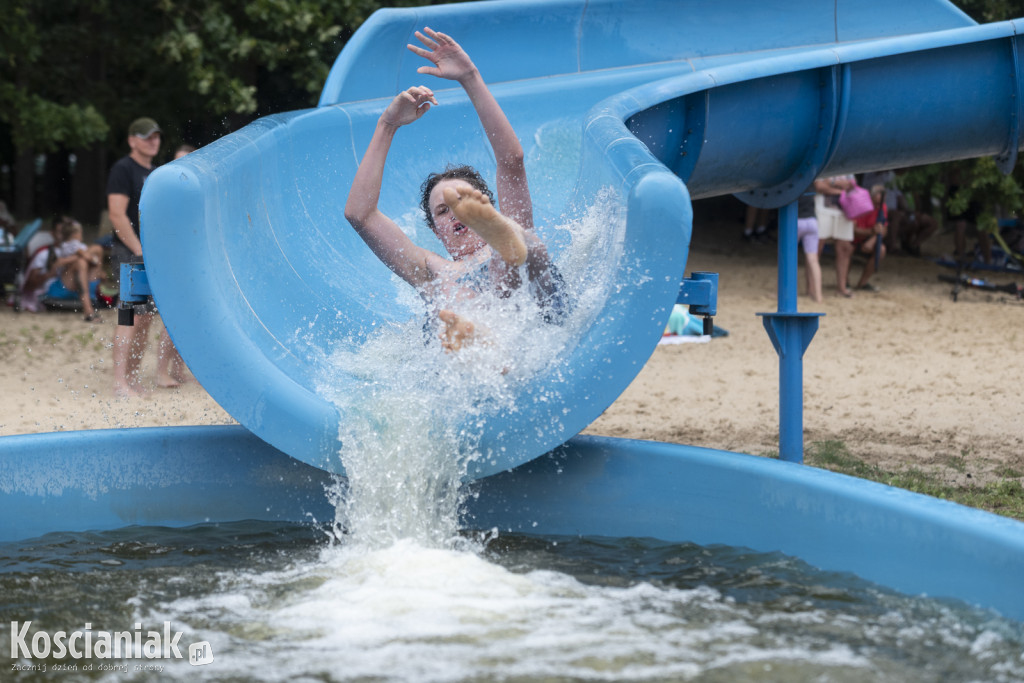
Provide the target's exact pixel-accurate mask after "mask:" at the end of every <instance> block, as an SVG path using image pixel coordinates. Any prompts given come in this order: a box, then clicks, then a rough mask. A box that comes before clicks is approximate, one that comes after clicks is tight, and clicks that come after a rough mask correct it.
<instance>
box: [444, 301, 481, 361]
mask: <svg viewBox="0 0 1024 683" xmlns="http://www.w3.org/2000/svg"><path fill="white" fill-rule="evenodd" d="M437 317H438V318H440V319H441V322H443V323H444V329H443V330H441V334H440V337H441V346H443V347H444V350H445V351H448V352H451V351H458V350H459V349H461V348H462V347H463V346H469V345H470V344H472V343H473V341H474V340H475V338H476V325H474V324H473V323H472V322H470V321H469V320H467V319H465V318H463V317H462V316H461V315H459V314H458V313H456V312H455V311H449V310H448V309H444V310H442V311H440V312H439V313H438V314H437Z"/></svg>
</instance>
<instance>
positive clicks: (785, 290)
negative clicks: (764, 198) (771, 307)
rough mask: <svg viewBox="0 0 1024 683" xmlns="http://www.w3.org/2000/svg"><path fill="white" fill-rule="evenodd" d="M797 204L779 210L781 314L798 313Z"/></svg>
mask: <svg viewBox="0 0 1024 683" xmlns="http://www.w3.org/2000/svg"><path fill="white" fill-rule="evenodd" d="M796 216H797V211H796V202H791V203H789V204H786V205H785V206H783V207H781V208H780V209H779V313H796V291H797V283H796V275H797V273H796V271H797V258H798V254H797V244H796V220H797V219H796Z"/></svg>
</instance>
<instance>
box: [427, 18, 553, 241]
mask: <svg viewBox="0 0 1024 683" xmlns="http://www.w3.org/2000/svg"><path fill="white" fill-rule="evenodd" d="M423 31H424V33H420V32H419V31H417V32H416V37H417V38H418V39H419V40H420V42H421V43H423V44H424V45H425V46H426V48H427V49H424V48H422V47H419V46H417V45H408V46H407V47H408V48H409V49H410V50H411V51H412V52H414V53H416V54H417V55H419V56H420V57H423V58H424V59H427V60H429V61H430V62H432V63H433V66H421V67H420V68H419V69H417V72H418V73H421V74H429V75H431V76H437V77H438V78H446V79H449V80H453V81H457V82H458V83H459V85H461V86H462V88H463V89H464V90H465V91H466V94H467V95H468V96H469V100H470V102H472V103H473V107H474V109H476V113H477V116H478V117H479V118H480V123H481V124H482V125H483V127H484V132H485V133H486V134H487V140H488V141H489V142H490V144H491V149H493V150H494V158H495V160H496V161H497V164H498V177H497V183H496V189H497V193H498V207H499V209H500V210H501V212H502V213H504V214H505V215H507V216H508V217H509V218H512V219H513V220H515V221H516V222H517V223H519V225H521V226H523V228H525V229H527V230H529V229H532V228H533V202H532V200H531V199H530V188H529V184H528V183H527V179H526V166H525V164H524V153H523V146H522V144H521V143H520V142H519V138H518V137H517V136H516V133H515V130H513V128H512V124H511V123H509V121H508V118H507V117H506V116H505V112H504V111H502V109H501V106H500V105H499V104H498V102H497V100H495V99H494V95H492V94H491V91H490V90H489V89H488V88H487V84H486V83H485V82H484V80H483V77H482V76H481V75H480V71H479V70H478V69H477V68H476V65H475V64H473V60H472V59H470V58H469V55H468V54H466V51H465V50H463V49H462V47H461V46H460V45H459V44H458V43H457V42H455V40H454V39H453V38H452V37H451V36H449V35H447V34H444V33H440V32H438V31H434V30H433V29H431V28H429V27H426V28H424V29H423ZM424 34H426V35H424Z"/></svg>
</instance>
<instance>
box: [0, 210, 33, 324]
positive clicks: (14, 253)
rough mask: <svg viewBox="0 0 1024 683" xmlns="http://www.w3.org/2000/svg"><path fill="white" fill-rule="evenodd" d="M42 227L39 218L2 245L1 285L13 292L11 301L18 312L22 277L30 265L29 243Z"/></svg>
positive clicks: (0, 246)
mask: <svg viewBox="0 0 1024 683" xmlns="http://www.w3.org/2000/svg"><path fill="white" fill-rule="evenodd" d="M42 225H43V220H42V219H41V218H37V219H35V220H34V221H32V222H31V223H29V224H28V225H26V226H25V227H24V228H22V229H21V232H19V233H18V236H17V237H15V238H14V241H13V242H11V243H10V244H0V285H3V288H4V291H5V292H6V291H7V290H8V287H10V288H11V289H12V290H13V292H12V293H11V298H10V301H11V302H12V304H13V305H14V310H16V311H20V310H21V276H22V275H23V274H24V272H25V267H26V266H27V265H28V255H27V253H26V252H27V250H28V243H29V240H31V239H32V238H33V237H35V234H36V233H37V232H39V229H40V228H41V227H42Z"/></svg>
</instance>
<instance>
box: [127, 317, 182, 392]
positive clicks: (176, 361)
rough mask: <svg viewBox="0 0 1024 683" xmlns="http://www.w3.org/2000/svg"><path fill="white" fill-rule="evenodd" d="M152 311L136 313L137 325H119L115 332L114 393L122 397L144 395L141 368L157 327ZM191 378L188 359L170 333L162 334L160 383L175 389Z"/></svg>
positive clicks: (158, 357)
mask: <svg viewBox="0 0 1024 683" xmlns="http://www.w3.org/2000/svg"><path fill="white" fill-rule="evenodd" d="M155 317H156V316H155V315H154V314H152V313H136V314H135V324H134V325H118V326H117V332H116V333H115V334H114V393H115V394H116V395H117V396H118V397H119V398H131V397H136V396H144V395H145V394H146V389H145V387H143V385H142V380H141V377H140V369H141V367H142V358H143V356H144V355H145V352H146V344H147V343H148V341H149V332H150V329H151V328H152V326H153V319H154V318H155ZM186 378H187V374H186V368H185V362H184V361H183V360H182V359H181V356H180V355H179V354H178V351H177V349H175V348H174V343H173V342H172V341H171V338H170V336H169V335H168V334H167V332H166V331H164V332H163V333H162V334H161V335H160V342H159V349H158V355H157V376H156V383H157V386H160V387H165V388H173V387H177V386H179V385H180V384H181V383H182V382H184V381H185V380H186Z"/></svg>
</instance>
